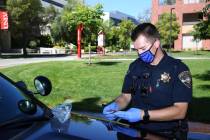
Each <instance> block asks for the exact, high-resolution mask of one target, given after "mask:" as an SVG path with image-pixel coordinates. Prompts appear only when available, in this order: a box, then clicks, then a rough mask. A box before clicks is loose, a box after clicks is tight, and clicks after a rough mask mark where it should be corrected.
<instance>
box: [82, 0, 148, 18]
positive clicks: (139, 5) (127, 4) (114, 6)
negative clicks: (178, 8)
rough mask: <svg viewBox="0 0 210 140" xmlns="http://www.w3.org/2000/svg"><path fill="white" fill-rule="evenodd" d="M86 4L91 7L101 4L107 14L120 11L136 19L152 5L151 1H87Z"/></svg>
mask: <svg viewBox="0 0 210 140" xmlns="http://www.w3.org/2000/svg"><path fill="white" fill-rule="evenodd" d="M85 3H86V4H88V5H91V6H93V5H95V4H97V3H101V4H102V5H103V7H104V11H105V12H110V11H115V10H118V11H120V12H123V13H126V14H129V15H131V16H134V17H136V18H137V17H138V15H139V14H140V13H143V12H144V11H145V10H146V9H150V8H151V5H152V4H151V0H85Z"/></svg>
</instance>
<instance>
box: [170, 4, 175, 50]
mask: <svg viewBox="0 0 210 140" xmlns="http://www.w3.org/2000/svg"><path fill="white" fill-rule="evenodd" d="M174 9H175V8H171V11H170V38H169V41H170V46H169V51H170V49H171V46H172V12H173V10H174Z"/></svg>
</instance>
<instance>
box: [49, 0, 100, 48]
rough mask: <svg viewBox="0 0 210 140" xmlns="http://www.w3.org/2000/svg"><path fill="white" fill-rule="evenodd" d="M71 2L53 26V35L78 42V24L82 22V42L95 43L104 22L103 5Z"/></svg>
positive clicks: (72, 0)
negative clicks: (91, 5) (90, 5)
mask: <svg viewBox="0 0 210 140" xmlns="http://www.w3.org/2000/svg"><path fill="white" fill-rule="evenodd" d="M69 2H73V3H69V4H67V6H66V7H65V8H64V10H63V11H62V13H61V16H60V17H59V18H58V19H57V20H56V22H54V24H53V26H52V29H53V37H55V38H57V39H60V40H65V41H66V42H71V43H73V44H76V37H77V35H76V34H77V32H76V30H77V26H78V25H79V24H82V25H83V26H84V28H83V29H84V30H83V34H82V36H83V40H82V42H83V43H84V44H86V45H87V44H89V43H91V44H95V43H96V39H97V34H98V32H99V29H100V26H101V24H102V19H101V16H102V14H103V11H102V5H100V4H97V5H96V6H94V7H88V6H86V5H84V4H82V3H77V2H74V0H71V1H69ZM73 5H74V6H73ZM59 36H60V37H59Z"/></svg>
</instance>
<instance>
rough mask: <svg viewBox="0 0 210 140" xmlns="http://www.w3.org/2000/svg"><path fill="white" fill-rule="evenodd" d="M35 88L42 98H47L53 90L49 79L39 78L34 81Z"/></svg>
mask: <svg viewBox="0 0 210 140" xmlns="http://www.w3.org/2000/svg"><path fill="white" fill-rule="evenodd" d="M34 86H35V88H36V90H37V91H38V93H39V94H40V95H42V96H47V95H48V94H50V92H51V90H52V84H51V82H50V80H49V79H48V78H47V77H44V76H37V77H36V78H35V79H34Z"/></svg>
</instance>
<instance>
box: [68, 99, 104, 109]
mask: <svg viewBox="0 0 210 140" xmlns="http://www.w3.org/2000/svg"><path fill="white" fill-rule="evenodd" d="M100 100H101V98H100V97H93V98H86V99H83V100H82V101H80V102H73V103H72V110H74V111H90V112H101V110H102V106H100V105H98V102H99V101H100Z"/></svg>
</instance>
